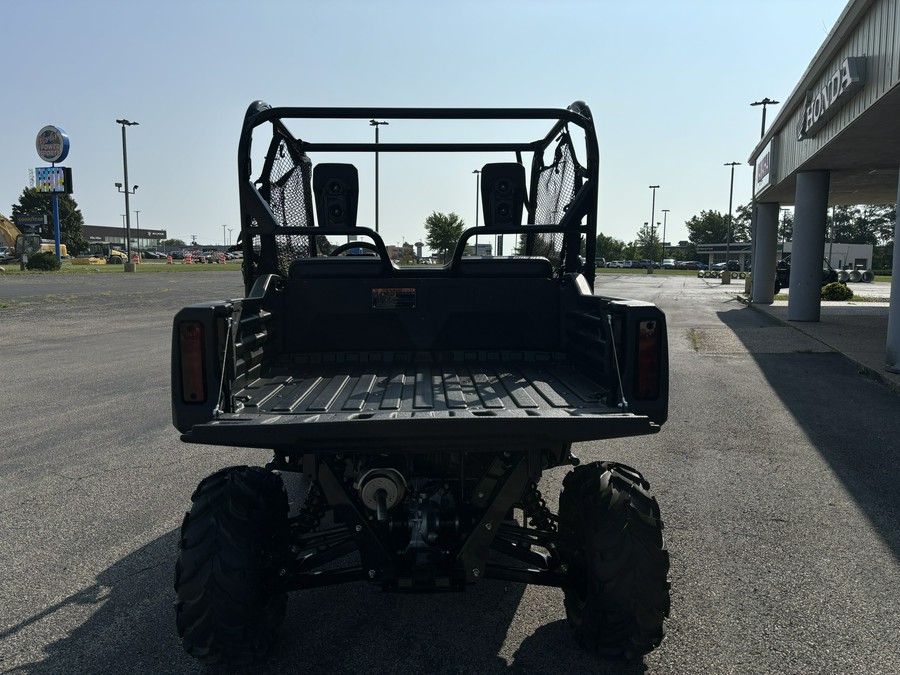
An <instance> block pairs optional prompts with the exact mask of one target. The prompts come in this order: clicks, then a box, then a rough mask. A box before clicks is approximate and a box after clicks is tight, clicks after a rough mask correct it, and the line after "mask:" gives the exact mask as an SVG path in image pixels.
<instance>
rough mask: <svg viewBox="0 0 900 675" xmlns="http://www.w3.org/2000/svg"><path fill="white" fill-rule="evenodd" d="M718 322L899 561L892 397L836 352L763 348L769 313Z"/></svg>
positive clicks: (732, 314)
mask: <svg viewBox="0 0 900 675" xmlns="http://www.w3.org/2000/svg"><path fill="white" fill-rule="evenodd" d="M719 318H720V319H721V321H722V323H723V324H724V325H725V326H727V327H728V328H730V329H731V330H732V331H733V332H734V334H735V335H736V336H737V338H738V339H739V340H741V341H742V342H743V343H744V344H745V346H746V347H747V350H748V351H749V352H750V353H751V355H752V356H753V358H754V359H755V361H756V363H757V365H758V367H759V369H760V370H761V371H762V373H763V375H764V376H765V378H766V380H767V381H768V383H769V385H770V386H771V389H772V392H773V393H774V394H775V395H776V396H777V397H778V398H779V400H780V402H781V404H782V405H783V406H784V407H785V408H786V409H787V411H788V412H789V413H790V414H791V415H792V416H793V417H794V418H795V419H796V421H797V423H798V424H799V425H800V426H801V427H802V428H803V431H804V432H805V433H806V434H807V436H808V438H809V439H810V442H811V443H812V445H813V446H814V447H815V448H816V450H817V451H818V452H819V454H820V455H821V456H822V457H823V458H824V459H825V460H826V461H827V462H828V464H829V466H830V467H831V469H832V470H833V471H834V473H835V474H836V475H837V476H838V477H839V478H840V480H841V481H842V483H843V485H844V487H845V488H846V490H847V491H848V492H849V493H850V494H851V496H852V497H853V499H854V501H855V503H856V504H857V505H858V506H859V508H860V509H861V510H862V511H863V513H864V514H865V515H866V517H867V518H868V520H869V521H870V522H871V523H872V525H873V526H874V527H875V528H876V529H877V531H878V533H879V534H880V536H881V538H882V539H883V540H884V541H885V542H886V543H887V544H888V545H889V546H890V547H891V549H892V551H893V553H894V555H895V556H897V557H900V533H898V529H897V523H898V522H900V509H898V505H900V455H898V453H897V447H898V438H900V414H898V411H900V397H898V396H897V395H896V394H895V393H894V392H892V391H891V390H890V389H889V388H887V387H885V386H884V385H882V384H879V383H877V382H875V381H874V380H872V379H870V378H869V377H867V375H866V373H865V372H864V371H862V370H861V369H860V367H859V366H857V365H856V364H854V363H853V362H852V361H851V360H849V359H847V358H845V357H844V356H843V355H841V354H839V353H837V352H830V351H816V350H805V349H798V350H797V351H793V352H791V351H784V350H781V351H780V352H779V347H780V346H779V345H777V344H773V345H771V347H770V348H766V346H765V345H764V344H761V342H760V339H759V337H758V336H759V333H760V328H771V327H775V326H778V325H779V324H778V322H777V320H776V319H774V318H772V317H771V316H768V315H766V314H764V313H760V312H754V311H753V310H752V309H750V308H741V309H733V310H729V311H723V312H720V313H719ZM784 330H786V331H791V332H793V329H788V328H786V329H784ZM776 333H777V331H773V335H774V334H776ZM741 413H742V414H753V411H741ZM773 443H778V439H777V438H774V439H773ZM805 478H806V477H804V476H797V477H796V480H797V481H803V480H804V479H805Z"/></svg>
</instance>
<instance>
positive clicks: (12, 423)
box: [0, 271, 900, 675]
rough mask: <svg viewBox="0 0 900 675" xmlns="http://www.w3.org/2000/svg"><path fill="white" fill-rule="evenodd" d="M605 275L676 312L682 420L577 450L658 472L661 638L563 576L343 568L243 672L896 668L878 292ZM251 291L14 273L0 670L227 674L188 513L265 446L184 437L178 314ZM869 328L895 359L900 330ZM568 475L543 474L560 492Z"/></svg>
mask: <svg viewBox="0 0 900 675" xmlns="http://www.w3.org/2000/svg"><path fill="white" fill-rule="evenodd" d="M713 282H716V283H713ZM597 287H598V290H601V292H604V293H608V294H610V295H615V296H617V297H630V298H636V299H641V300H646V301H649V302H654V303H656V304H658V305H659V306H660V307H661V308H662V309H663V310H664V311H665V312H666V316H667V326H668V336H669V361H670V373H671V383H670V400H669V421H668V422H667V423H666V425H665V426H664V427H663V429H662V430H661V431H660V433H658V434H655V435H651V436H645V437H639V438H623V439H612V440H610V441H603V442H594V443H583V444H578V445H577V446H576V448H575V452H576V454H578V456H579V457H580V458H581V459H582V461H583V462H589V461H596V460H604V459H606V460H614V461H621V462H623V463H626V464H629V465H631V466H635V467H637V468H638V469H639V470H641V471H642V472H643V473H644V475H645V476H646V477H647V479H648V480H649V481H650V482H651V483H652V485H653V490H654V493H655V495H656V496H657V498H658V500H659V504H660V508H661V509H662V516H663V519H664V521H665V524H666V530H665V532H666V539H667V544H668V548H669V551H670V555H671V560H672V566H671V574H670V576H671V580H672V613H671V616H670V618H669V620H668V622H667V632H668V635H667V638H666V640H665V641H664V642H663V644H662V645H661V646H660V648H659V649H657V650H655V651H654V652H652V653H651V654H649V655H647V656H646V657H645V658H644V659H642V660H640V661H637V662H622V661H617V660H612V659H604V658H598V657H597V656H595V655H592V654H589V653H587V652H585V651H584V650H582V649H580V648H579V647H578V645H577V644H575V642H574V640H573V639H572V637H571V634H570V631H569V628H568V626H567V624H566V617H565V611H564V609H563V605H562V593H561V592H560V591H559V590H558V589H554V588H543V587H537V586H523V585H521V584H505V583H495V582H485V583H482V584H477V585H475V586H474V587H473V588H471V589H470V590H468V591H467V592H466V593H462V594H433V595H397V594H384V593H381V592H380V591H379V590H378V589H377V588H375V587H372V586H369V585H367V584H348V585H344V586H336V587H330V588H321V589H315V590H312V591H309V592H303V593H296V594H292V595H291V598H290V601H289V605H288V614H287V617H286V620H285V622H284V625H283V629H282V631H281V634H282V639H281V641H280V643H279V646H278V648H277V649H276V651H275V652H274V653H273V654H272V656H271V658H270V659H269V660H268V661H267V662H266V663H265V664H262V666H261V667H260V669H259V670H255V671H254V670H248V671H247V672H259V671H265V672H276V673H295V672H302V673H325V672H327V673H384V672H406V671H409V672H428V673H460V672H465V673H519V672H528V673H560V672H566V673H582V672H585V673H586V672H592V673H606V674H618V673H628V674H629V675H631V674H634V675H647V674H649V673H664V674H670V673H674V674H679V675H680V674H681V673H716V674H718V673H897V672H900V650H898V649H897V644H898V638H900V618H898V616H900V615H898V612H897V608H898V607H900V530H898V528H897V523H898V522H900V456H898V454H897V451H896V448H897V438H898V437H900V415H898V414H897V413H898V410H900V406H898V403H900V398H898V396H897V394H895V393H894V392H893V391H891V390H890V389H889V388H887V387H885V386H882V384H880V383H879V382H877V381H875V380H874V379H872V378H871V377H868V376H865V373H864V372H863V371H864V370H865V369H863V368H860V367H859V365H858V362H856V361H854V360H853V356H852V355H853V348H852V346H847V344H848V340H849V338H851V337H852V336H853V331H854V330H858V329H859V327H860V325H861V323H860V318H859V317H860V316H862V315H864V314H865V313H866V312H870V313H871V312H874V311H875V310H876V309H878V310H879V312H880V311H881V308H880V307H879V306H873V305H871V304H866V305H863V304H862V303H860V304H859V307H860V308H859V309H857V308H856V307H855V306H852V305H847V306H846V309H845V310H844V315H842V316H847V317H849V319H846V320H844V319H840V320H834V321H833V320H832V319H831V316H832V315H831V311H830V310H827V311H825V310H823V317H822V318H823V320H822V321H820V322H818V325H813V324H798V323H796V322H781V321H779V319H778V316H777V312H778V311H779V309H778V307H779V305H775V306H773V307H771V308H763V307H754V308H748V307H747V306H745V305H743V304H741V302H739V300H738V296H739V295H740V292H741V291H742V287H741V286H738V285H736V284H732V285H731V287H724V286H722V285H721V284H720V283H718V280H712V279H710V280H702V279H697V278H694V277H687V276H667V275H653V276H650V275H646V276H643V275H641V276H637V275H624V274H615V273H611V274H604V275H601V277H600V278H598V282H597ZM863 288H864V287H863V286H859V285H857V286H854V290H855V291H858V292H860V293H862V292H863ZM873 288H874V285H873ZM240 294H241V281H240V277H239V275H238V274H237V273H233V272H227V273H226V272H219V273H214V272H199V271H198V272H197V273H189V274H171V275H167V274H141V273H138V274H136V275H100V274H98V275H88V276H87V277H86V278H84V279H82V278H75V277H71V276H68V275H67V276H65V277H63V276H54V275H40V276H35V277H30V276H29V277H21V278H19V277H8V278H4V277H0V345H2V347H0V384H2V391H3V395H4V414H3V418H2V421H3V424H2V436H0V514H2V516H0V672H21V673H26V672H27V673H66V674H67V675H68V674H69V673H91V674H93V673H123V672H129V673H187V672H198V673H207V672H215V671H213V670H210V669H208V668H205V667H202V666H200V665H198V664H197V663H196V662H195V661H193V660H192V659H191V658H190V657H189V656H187V655H186V654H185V653H184V651H183V650H182V648H181V646H180V644H179V640H178V637H177V635H176V633H175V628H174V611H173V601H174V593H173V590H172V580H173V568H174V560H175V555H176V550H177V544H178V537H179V529H178V528H179V525H180V522H181V518H182V516H183V513H184V511H185V509H186V508H187V506H188V505H189V503H190V495H191V492H192V491H193V489H194V486H196V484H197V483H198V482H199V481H200V480H201V479H202V478H203V477H204V476H206V475H208V474H210V473H212V472H213V471H216V470H217V469H219V468H222V467H224V466H229V465H235V464H264V463H265V462H266V461H267V460H268V459H269V457H268V454H267V453H266V452H261V451H256V450H249V449H241V448H229V447H220V446H191V445H186V444H183V443H181V442H180V440H179V438H178V434H177V432H176V431H175V430H174V429H173V428H172V425H171V421H170V410H169V383H168V378H169V370H168V369H169V359H170V341H171V323H172V317H173V315H174V312H175V311H177V309H178V308H180V307H181V306H183V305H185V304H188V303H191V302H197V301H203V300H209V299H213V298H223V297H224V298H231V297H238V296H240ZM4 304H5V305H7V306H5V307H4ZM842 307H843V306H842ZM756 310H760V311H756ZM835 326H837V327H835ZM815 331H819V332H818V333H816V332H815ZM831 333H836V334H837V337H832V336H831ZM866 339H867V340H869V339H870V340H871V344H872V350H873V354H874V356H873V357H872V358H874V359H875V361H877V358H878V357H877V350H878V348H879V346H881V349H882V355H883V345H884V342H883V340H882V341H881V342H880V343H879V339H880V338H879V336H878V335H877V334H875V333H874V332H873V333H871V334H870V335H868V336H867V338H866ZM842 345H843V346H842ZM859 358H862V357H859ZM565 472H566V469H565V468H559V469H554V470H552V471H548V472H545V474H544V476H543V477H542V479H541V483H540V489H541V492H542V494H543V496H544V498H545V499H546V501H547V503H548V506H549V507H550V508H551V509H554V510H555V508H556V506H557V502H558V495H559V492H560V488H561V483H562V479H563V476H564V475H565Z"/></svg>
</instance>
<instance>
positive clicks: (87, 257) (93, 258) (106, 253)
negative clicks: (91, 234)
mask: <svg viewBox="0 0 900 675" xmlns="http://www.w3.org/2000/svg"><path fill="white" fill-rule="evenodd" d="M126 262H128V254H127V253H125V252H124V251H120V250H118V249H117V248H114V245H113V244H110V243H109V242H108V241H94V242H91V243H90V244H88V251H87V253H84V254H82V255H79V256H76V257H75V258H74V259H73V260H72V264H73V265H121V264H123V263H126Z"/></svg>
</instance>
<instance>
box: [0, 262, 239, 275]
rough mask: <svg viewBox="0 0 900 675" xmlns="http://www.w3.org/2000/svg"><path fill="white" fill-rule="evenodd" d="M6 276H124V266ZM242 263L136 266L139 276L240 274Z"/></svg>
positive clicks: (66, 267) (12, 270)
mask: <svg viewBox="0 0 900 675" xmlns="http://www.w3.org/2000/svg"><path fill="white" fill-rule="evenodd" d="M3 269H4V270H5V272H3V274H4V275H7V274H11V275H31V274H124V272H123V268H122V265H73V264H72V263H71V262H68V261H66V262H63V266H62V268H61V269H59V270H57V271H55V272H39V271H32V270H24V271H23V270H20V269H19V264H18V263H16V264H15V265H3ZM240 271H241V263H240V262H228V263H225V264H222V265H209V264H207V265H184V264H182V263H181V261H177V262H173V263H172V264H171V265H168V264H166V263H165V262H164V261H158V262H157V261H152V262H151V261H146V260H145V261H143V262H140V263H138V264H137V265H136V266H135V273H137V274H154V273H155V274H159V273H186V272H240Z"/></svg>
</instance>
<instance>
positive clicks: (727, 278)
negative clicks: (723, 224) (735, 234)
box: [722, 162, 741, 284]
mask: <svg viewBox="0 0 900 675" xmlns="http://www.w3.org/2000/svg"><path fill="white" fill-rule="evenodd" d="M740 164H741V163H740V162H726V163H725V164H724V166H730V167H731V187H730V188H729V189H728V227H727V229H726V230H725V269H724V270H722V283H723V284H730V283H731V270H729V269H728V261H729V260H731V206H732V200H733V198H734V167H736V166H740Z"/></svg>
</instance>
